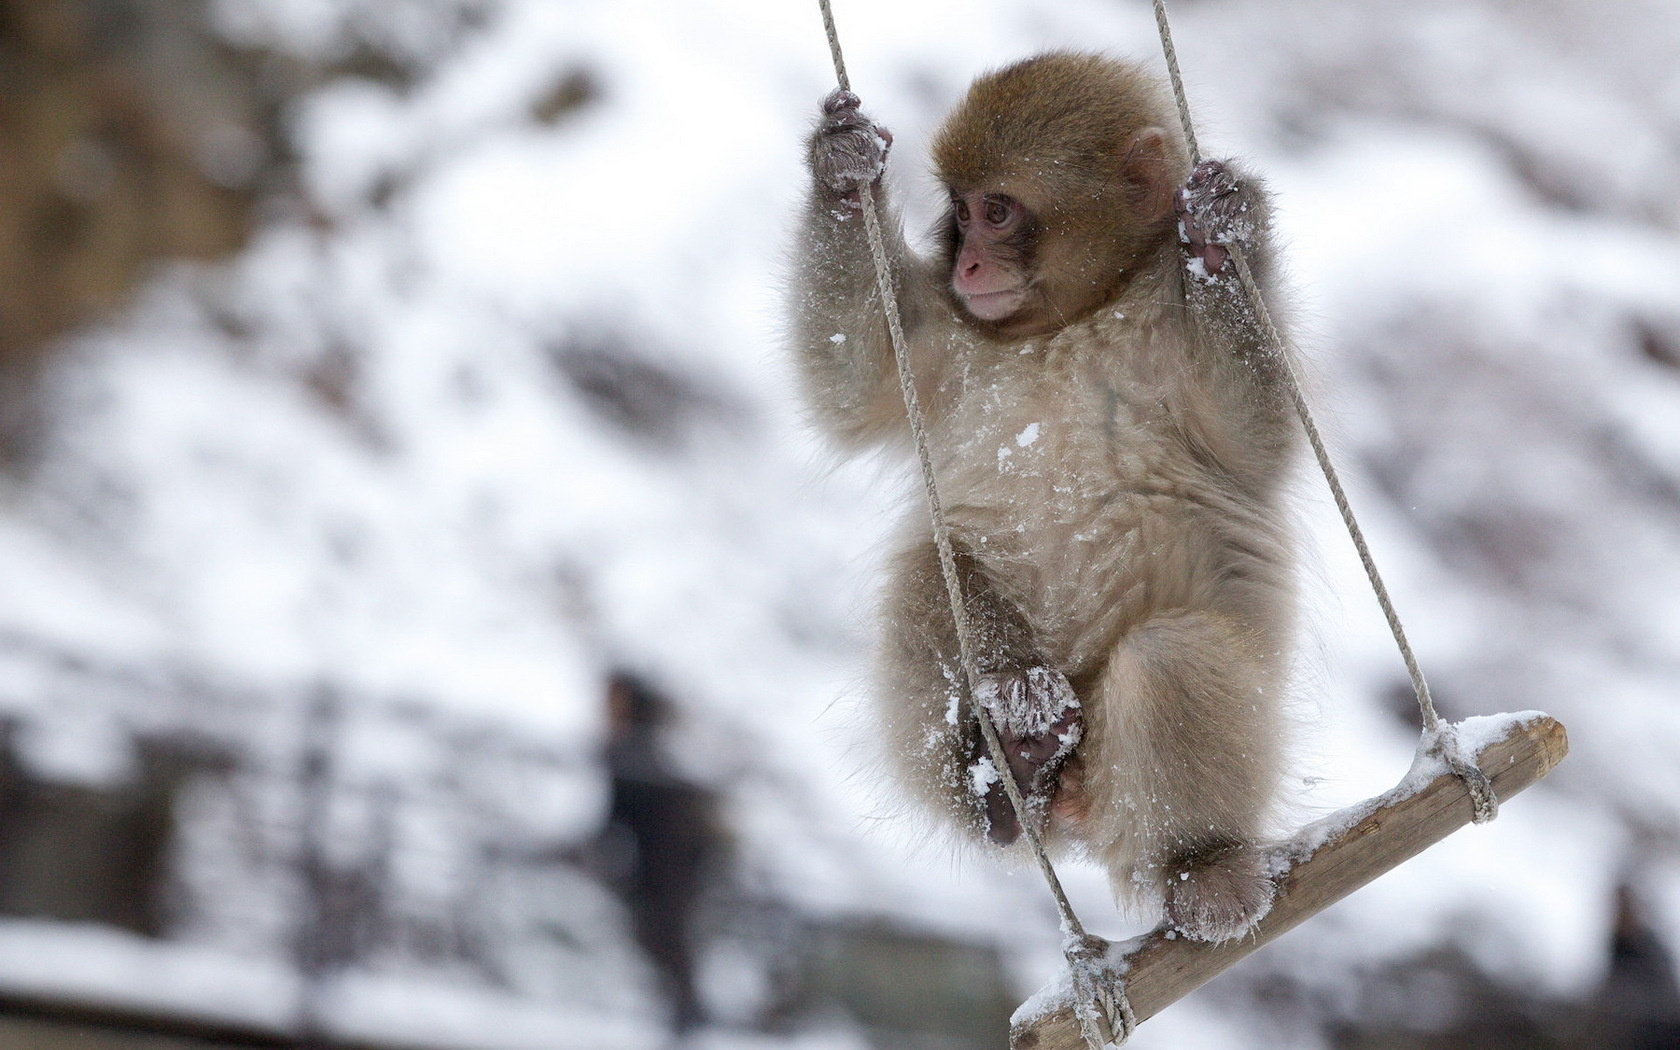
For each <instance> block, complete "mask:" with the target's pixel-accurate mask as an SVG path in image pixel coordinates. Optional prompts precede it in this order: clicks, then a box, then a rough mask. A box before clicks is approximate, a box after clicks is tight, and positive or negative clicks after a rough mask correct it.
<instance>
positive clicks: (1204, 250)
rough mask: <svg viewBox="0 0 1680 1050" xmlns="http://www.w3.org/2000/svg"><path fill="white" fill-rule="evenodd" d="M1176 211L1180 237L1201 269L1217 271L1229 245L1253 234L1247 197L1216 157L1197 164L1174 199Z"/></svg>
mask: <svg viewBox="0 0 1680 1050" xmlns="http://www.w3.org/2000/svg"><path fill="white" fill-rule="evenodd" d="M1173 204H1174V208H1175V209H1176V210H1177V212H1178V230H1179V239H1180V240H1181V241H1183V242H1184V244H1186V245H1187V246H1188V247H1189V250H1190V255H1191V257H1192V258H1193V259H1200V260H1201V264H1202V270H1203V271H1204V272H1205V273H1207V274H1208V275H1210V276H1211V275H1213V274H1216V273H1218V272H1219V271H1220V269H1221V268H1223V267H1224V265H1225V260H1226V258H1227V257H1228V256H1229V255H1230V254H1231V253H1230V251H1229V247H1230V246H1231V245H1245V244H1247V243H1248V241H1249V240H1250V239H1251V238H1252V237H1253V236H1254V221H1253V218H1252V214H1251V212H1252V209H1251V208H1250V206H1249V204H1250V202H1249V197H1248V195H1247V194H1246V193H1244V192H1243V187H1242V184H1241V183H1240V182H1238V181H1237V178H1236V176H1235V175H1232V174H1231V171H1230V169H1228V168H1227V167H1225V165H1224V164H1223V163H1221V162H1220V161H1217V160H1204V161H1202V162H1201V163H1200V164H1198V165H1196V167H1195V170H1193V171H1192V172H1191V173H1190V178H1189V179H1187V180H1186V181H1185V183H1184V185H1183V186H1182V187H1180V188H1179V190H1178V193H1177V194H1176V195H1175V197H1174V199H1173Z"/></svg>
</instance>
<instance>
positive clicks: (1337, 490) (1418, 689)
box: [1154, 0, 1499, 824]
mask: <svg viewBox="0 0 1680 1050" xmlns="http://www.w3.org/2000/svg"><path fill="white" fill-rule="evenodd" d="M1154 4H1155V25H1156V28H1157V29H1158V30H1159V31H1160V35H1161V53H1162V54H1163V55H1165V56H1166V61H1167V73H1168V75H1169V76H1170V77H1171V78H1172V88H1173V98H1174V99H1175V100H1176V101H1177V103H1178V119H1179V122H1180V123H1182V124H1183V126H1184V141H1185V143H1186V144H1187V145H1188V146H1189V147H1190V163H1191V165H1192V166H1194V165H1196V164H1200V163H1201V160H1202V153H1201V149H1200V148H1199V147H1198V146H1197V145H1196V131H1195V128H1194V127H1192V125H1191V123H1190V103H1189V102H1187V101H1186V100H1185V95H1184V79H1183V77H1181V76H1180V75H1179V72H1178V52H1177V51H1175V50H1174V49H1173V43H1172V28H1171V27H1170V26H1168V25H1167V5H1166V2H1165V0H1154ZM1225 247H1226V250H1227V251H1229V252H1230V255H1231V261H1232V262H1233V263H1235V264H1236V270H1237V280H1238V281H1240V282H1241V284H1242V289H1243V294H1244V295H1245V296H1246V297H1247V299H1248V305H1249V308H1250V309H1251V310H1253V311H1254V316H1255V320H1256V322H1257V323H1258V325H1259V327H1260V334H1261V335H1262V336H1264V338H1265V341H1266V346H1265V349H1266V352H1267V353H1269V354H1271V355H1272V357H1273V358H1274V359H1275V360H1276V361H1277V362H1278V363H1279V364H1281V365H1282V366H1283V375H1284V378H1285V380H1286V382H1285V385H1286V386H1287V387H1288V388H1289V397H1290V400H1292V401H1293V402H1294V403H1295V414H1296V415H1297V416H1300V417H1301V426H1302V428H1303V429H1304V430H1306V432H1307V440H1308V442H1309V443H1311V445H1312V450H1313V455H1314V456H1315V457H1316V458H1317V459H1318V468H1319V470H1320V471H1322V472H1323V474H1324V480H1325V482H1326V483H1328V485H1329V486H1330V495H1331V497H1332V498H1333V499H1334V500H1335V501H1336V510H1337V511H1339V512H1340V513H1341V515H1342V524H1343V525H1344V526H1346V527H1347V532H1348V536H1349V537H1351V538H1352V539H1353V546H1354V549H1356V550H1357V551H1358V552H1359V561H1360V564H1362V565H1363V566H1364V567H1365V577H1366V579H1368V580H1370V581H1371V590H1372V591H1374V592H1375V593H1376V596H1377V604H1378V605H1379V606H1381V607H1382V612H1383V617H1384V618H1385V619H1386V620H1387V621H1388V629H1389V632H1390V633H1391V634H1393V635H1394V643H1395V644H1396V645H1397V646H1399V648H1400V658H1401V659H1402V660H1404V661H1405V662H1406V673H1407V674H1408V675H1410V676H1411V679H1412V692H1413V693H1414V694H1416V696H1417V702H1418V713H1419V715H1420V716H1421V718H1422V720H1423V733H1424V737H1425V739H1427V740H1429V741H1430V745H1429V746H1430V749H1431V750H1433V751H1434V752H1435V753H1437V754H1439V755H1440V757H1441V758H1442V759H1443V760H1444V761H1445V762H1446V763H1447V766H1448V767H1449V768H1450V769H1451V770H1452V771H1453V773H1455V774H1456V775H1457V776H1458V777H1459V779H1461V780H1463V781H1464V784H1465V786H1466V787H1468V788H1469V789H1470V799H1471V802H1472V803H1473V804H1474V805H1475V807H1476V817H1475V820H1476V823H1478V824H1485V823H1487V822H1488V821H1490V820H1492V819H1493V818H1494V817H1496V816H1498V815H1499V799H1498V798H1497V797H1496V796H1495V795H1494V793H1493V785H1492V784H1491V783H1490V782H1489V781H1488V778H1487V774H1486V773H1484V772H1482V771H1481V770H1480V769H1479V768H1477V767H1476V766H1475V765H1474V764H1473V763H1471V762H1468V761H1466V760H1465V758H1464V756H1463V755H1462V754H1461V753H1460V752H1459V749H1458V745H1457V742H1456V741H1455V740H1454V739H1453V738H1452V736H1451V734H1450V733H1446V732H1443V729H1442V726H1441V717H1440V715H1438V714H1436V713H1435V701H1434V699H1433V698H1432V697H1431V696H1430V694H1429V683H1428V682H1426V681H1425V680H1424V677H1423V669H1422V668H1421V667H1419V666H1418V661H1417V656H1416V655H1415V654H1414V653H1413V652H1412V646H1411V643H1410V642H1408V641H1407V640H1406V629H1405V628H1404V627H1402V626H1401V625H1400V614H1399V613H1397V612H1396V611H1395V609H1394V602H1393V600H1392V599H1391V598H1390V597H1389V594H1388V587H1387V585H1385V584H1384V583H1383V578H1382V574H1381V573H1380V572H1378V571H1377V563H1376V560H1375V559H1374V558H1372V556H1371V548H1370V547H1369V546H1368V545H1366V543H1365V531H1364V530H1363V529H1361V528H1360V527H1359V521H1358V519H1357V518H1355V517H1354V514H1353V505H1352V504H1350V503H1349V502H1348V498H1347V492H1346V491H1344V490H1343V489H1342V481H1341V478H1340V476H1339V475H1338V474H1337V473H1336V467H1335V465H1334V464H1333V463H1331V462H1330V453H1329V452H1328V451H1326V450H1325V448H1324V439H1323V438H1322V437H1321V436H1320V435H1319V431H1318V424H1317V423H1315V422H1314V421H1313V416H1312V412H1311V411H1310V410H1309V409H1308V408H1307V399H1306V397H1305V396H1304V395H1303V394H1302V393H1301V383H1300V380H1299V379H1298V378H1296V375H1295V366H1294V365H1293V364H1291V363H1290V360H1289V355H1288V354H1287V353H1285V352H1284V350H1283V337H1282V335H1280V334H1279V332H1278V329H1277V326H1276V325H1275V324H1274V323H1273V322H1272V315H1271V312H1270V311H1268V310H1267V309H1266V301H1265V298H1264V297H1263V296H1262V295H1261V294H1260V286H1259V285H1258V284H1257V283H1256V282H1255V280H1254V273H1253V271H1252V270H1250V269H1249V265H1248V256H1247V254H1246V253H1245V252H1244V251H1243V250H1242V248H1241V247H1239V246H1237V245H1227V246H1225Z"/></svg>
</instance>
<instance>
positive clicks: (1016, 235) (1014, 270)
mask: <svg viewBox="0 0 1680 1050" xmlns="http://www.w3.org/2000/svg"><path fill="white" fill-rule="evenodd" d="M948 222H949V228H950V237H951V243H952V261H951V290H952V291H953V292H955V293H956V296H957V301H958V302H960V303H962V306H963V309H965V310H967V311H968V312H969V314H970V315H971V316H972V317H974V318H975V319H976V320H979V321H985V322H989V323H994V324H1005V323H1007V322H1009V321H1010V320H1011V319H1012V318H1016V317H1017V316H1018V315H1019V314H1021V312H1022V311H1023V310H1024V309H1025V308H1026V307H1027V305H1028V303H1029V301H1030V300H1031V298H1032V270H1033V266H1032V263H1033V257H1032V250H1033V247H1034V246H1035V243H1036V241H1037V225H1038V224H1037V223H1036V222H1035V220H1034V217H1033V215H1032V214H1031V213H1030V212H1029V211H1028V210H1027V207H1026V205H1024V204H1022V203H1021V202H1020V201H1018V200H1016V199H1015V198H1014V197H1012V196H1010V195H1008V194H1006V193H979V192H975V193H961V194H953V195H952V197H951V214H950V218H949V220H948Z"/></svg>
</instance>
